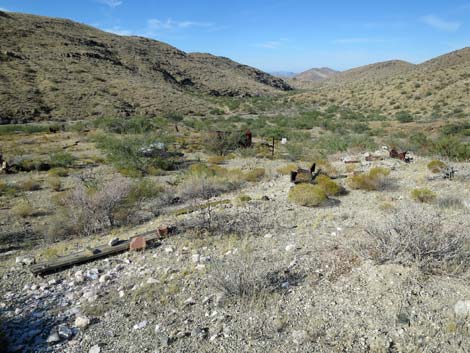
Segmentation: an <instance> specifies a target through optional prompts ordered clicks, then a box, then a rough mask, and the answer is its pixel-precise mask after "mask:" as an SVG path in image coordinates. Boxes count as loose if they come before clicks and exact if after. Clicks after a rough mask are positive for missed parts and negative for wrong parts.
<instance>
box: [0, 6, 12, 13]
mask: <svg viewBox="0 0 470 353" xmlns="http://www.w3.org/2000/svg"><path fill="white" fill-rule="evenodd" d="M0 11H3V12H10V10H8V9H6V8H4V7H0Z"/></svg>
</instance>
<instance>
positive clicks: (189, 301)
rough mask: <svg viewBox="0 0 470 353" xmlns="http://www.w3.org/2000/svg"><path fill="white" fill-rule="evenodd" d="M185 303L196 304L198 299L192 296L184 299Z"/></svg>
mask: <svg viewBox="0 0 470 353" xmlns="http://www.w3.org/2000/svg"><path fill="white" fill-rule="evenodd" d="M184 304H186V305H194V304H196V301H195V300H194V299H193V297H190V298H188V299H186V300H185V301H184Z"/></svg>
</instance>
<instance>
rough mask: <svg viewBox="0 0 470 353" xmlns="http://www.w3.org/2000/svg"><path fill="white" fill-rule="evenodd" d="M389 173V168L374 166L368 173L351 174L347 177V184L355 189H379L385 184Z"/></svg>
mask: <svg viewBox="0 0 470 353" xmlns="http://www.w3.org/2000/svg"><path fill="white" fill-rule="evenodd" d="M389 174H390V170H389V169H386V168H381V167H375V168H372V169H371V170H369V172H368V173H363V174H358V175H353V176H351V177H349V178H348V184H349V186H350V187H351V189H355V190H367V191H373V190H380V189H383V188H384V187H385V186H386V185H387V182H388V179H387V176H388V175H389Z"/></svg>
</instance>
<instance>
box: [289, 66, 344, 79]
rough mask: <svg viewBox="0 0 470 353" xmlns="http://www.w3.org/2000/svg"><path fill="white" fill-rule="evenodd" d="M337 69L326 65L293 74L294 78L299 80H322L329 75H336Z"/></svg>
mask: <svg viewBox="0 0 470 353" xmlns="http://www.w3.org/2000/svg"><path fill="white" fill-rule="evenodd" d="M338 73H339V71H336V70H333V69H330V68H328V67H321V68H313V69H310V70H307V71H304V72H301V73H299V74H297V75H295V76H294V78H295V79H296V80H299V81H312V82H316V81H323V80H327V79H329V78H330V77H333V76H335V75H337V74H338Z"/></svg>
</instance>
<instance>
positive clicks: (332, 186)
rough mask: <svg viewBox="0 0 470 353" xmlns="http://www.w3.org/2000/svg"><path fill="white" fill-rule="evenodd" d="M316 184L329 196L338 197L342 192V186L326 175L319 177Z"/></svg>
mask: <svg viewBox="0 0 470 353" xmlns="http://www.w3.org/2000/svg"><path fill="white" fill-rule="evenodd" d="M315 182H316V183H317V185H318V186H319V187H321V189H322V190H323V191H324V192H325V194H326V195H327V196H336V195H339V194H340V193H341V192H342V189H341V186H339V185H338V184H337V183H335V182H334V181H333V180H331V179H330V177H328V176H326V175H319V176H317V178H316V179H315Z"/></svg>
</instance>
